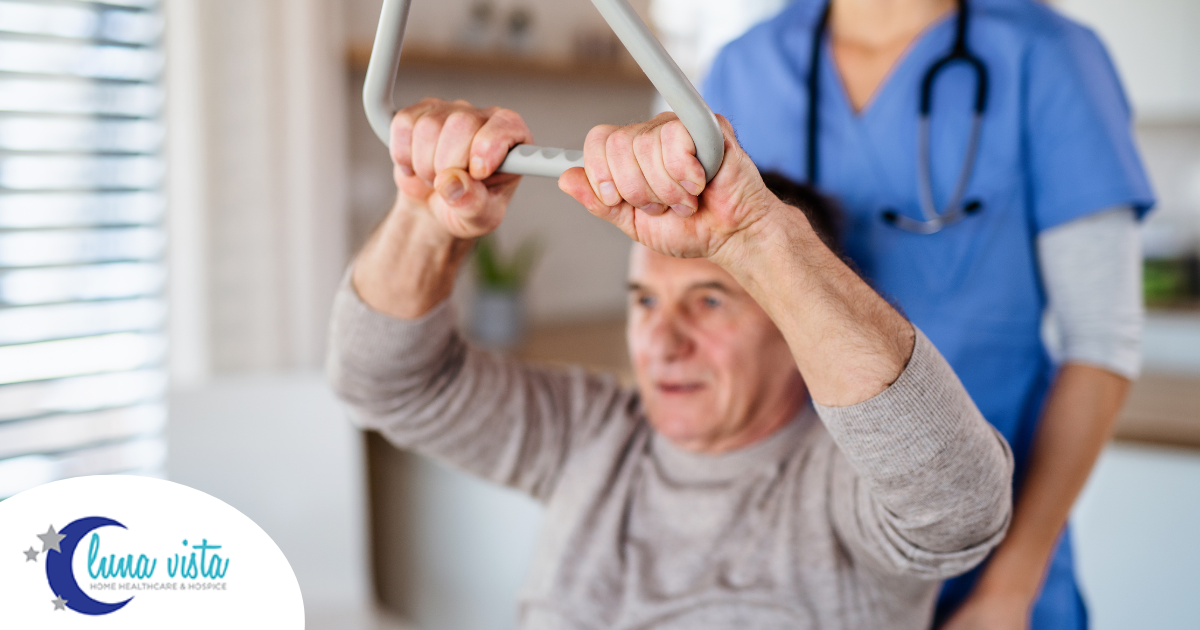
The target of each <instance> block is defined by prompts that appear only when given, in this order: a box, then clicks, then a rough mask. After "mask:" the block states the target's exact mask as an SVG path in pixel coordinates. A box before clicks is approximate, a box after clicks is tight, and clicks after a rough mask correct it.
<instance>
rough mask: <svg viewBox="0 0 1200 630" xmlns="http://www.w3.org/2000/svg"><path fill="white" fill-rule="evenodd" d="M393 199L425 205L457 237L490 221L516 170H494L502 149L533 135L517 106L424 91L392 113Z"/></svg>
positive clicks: (479, 231)
mask: <svg viewBox="0 0 1200 630" xmlns="http://www.w3.org/2000/svg"><path fill="white" fill-rule="evenodd" d="M391 140H392V142H391V153H392V165H393V175H394V177H395V180H396V187H397V188H398V189H399V190H400V197H399V199H398V201H397V203H398V204H403V203H407V204H411V205H416V206H419V207H423V208H427V209H428V210H429V211H430V213H431V214H432V215H433V217H434V218H435V219H437V221H438V223H440V224H441V225H442V226H443V227H445V228H446V230H447V231H448V232H449V233H450V234H451V235H453V236H454V237H457V238H475V237H478V236H483V235H484V234H487V233H489V232H491V231H492V230H494V229H496V226H498V225H500V222H501V220H503V219H504V213H505V210H506V209H507V207H508V202H509V200H510V199H512V194H513V191H515V190H516V188H517V183H518V182H519V181H520V179H521V176H520V175H509V174H503V173H496V169H497V168H499V167H500V164H501V162H503V161H504V158H505V156H507V155H508V150H509V149H511V148H512V147H513V146H514V145H517V144H522V143H530V142H533V134H531V133H530V132H529V127H527V126H526V125H525V121H524V120H522V119H521V117H520V116H519V115H517V113H516V112H513V111H511V110H507V109H500V108H499V107H488V108H486V109H480V108H477V107H472V106H471V104H470V103H467V102H466V101H454V102H453V103H448V102H446V101H443V100H440V99H436V98H427V99H425V100H423V101H421V102H420V103H417V104H416V105H413V106H412V107H406V108H404V109H402V110H400V111H399V112H396V116H395V117H394V118H392V128H391Z"/></svg>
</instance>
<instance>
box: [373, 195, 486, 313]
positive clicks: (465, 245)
mask: <svg viewBox="0 0 1200 630" xmlns="http://www.w3.org/2000/svg"><path fill="white" fill-rule="evenodd" d="M470 248H471V241H470V240H469V239H459V238H455V237H453V236H451V235H450V234H449V233H448V232H447V231H446V230H445V229H444V228H443V227H442V226H441V225H439V224H438V223H437V222H436V221H435V220H434V219H433V217H432V216H430V215H429V213H428V211H427V210H426V209H424V208H421V207H418V206H415V205H414V204H412V202H410V201H408V200H407V199H406V198H405V197H404V196H403V195H402V196H400V197H399V199H398V200H397V202H396V205H395V206H394V207H393V208H392V210H391V212H389V213H388V216H387V217H386V218H385V219H384V220H383V223H381V224H380V225H379V227H378V228H377V229H376V230H375V232H374V233H373V234H372V235H371V238H369V239H368V240H367V243H366V245H364V246H363V249H362V251H361V252H359V254H358V256H357V257H356V258H355V261H354V276H353V281H354V289H355V291H357V292H358V295H359V297H361V298H362V300H363V302H365V303H366V304H367V305H368V306H370V307H371V308H372V309H374V310H376V311H379V312H380V313H383V314H385V315H390V316H392V317H396V318H399V319H416V318H418V317H420V316H422V315H424V314H425V313H427V312H429V310H430V309H432V308H433V307H434V306H437V305H438V304H439V303H441V302H442V301H443V300H445V299H446V298H448V297H449V296H450V293H451V292H452V291H453V290H454V278H455V276H456V275H457V272H458V267H459V265H460V264H461V263H462V261H463V259H464V258H465V257H466V255H467V252H469V251H470Z"/></svg>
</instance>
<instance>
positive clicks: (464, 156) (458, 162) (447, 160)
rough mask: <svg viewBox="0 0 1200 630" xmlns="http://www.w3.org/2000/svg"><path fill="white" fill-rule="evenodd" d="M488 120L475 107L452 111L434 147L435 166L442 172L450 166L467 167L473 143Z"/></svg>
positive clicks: (464, 168)
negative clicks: (477, 133)
mask: <svg viewBox="0 0 1200 630" xmlns="http://www.w3.org/2000/svg"><path fill="white" fill-rule="evenodd" d="M485 122H487V121H486V120H485V119H484V117H483V115H482V114H481V113H480V112H479V111H477V110H474V109H460V110H458V111H455V112H451V113H450V115H449V116H447V117H446V123H445V124H444V125H442V132H441V134H440V135H439V136H438V140H437V146H436V148H435V149H434V155H433V168H434V170H435V171H436V172H438V173H441V172H442V171H444V170H446V169H448V168H461V169H463V170H466V169H467V160H469V159H470V157H471V143H472V141H473V140H474V138H475V134H476V132H478V131H479V129H480V128H481V127H483V124H484V123H485Z"/></svg>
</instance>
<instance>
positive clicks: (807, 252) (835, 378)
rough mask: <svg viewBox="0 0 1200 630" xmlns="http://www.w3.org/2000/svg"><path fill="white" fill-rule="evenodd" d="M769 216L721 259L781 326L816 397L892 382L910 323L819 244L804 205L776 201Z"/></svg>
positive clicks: (838, 403) (848, 400) (864, 392)
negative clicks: (797, 207)
mask: <svg viewBox="0 0 1200 630" xmlns="http://www.w3.org/2000/svg"><path fill="white" fill-rule="evenodd" d="M776 203H778V202H776ZM767 216H768V217H769V218H768V219H764V220H762V221H760V223H761V225H758V226H756V227H755V228H754V229H752V230H751V232H752V233H748V234H746V235H745V236H744V237H743V238H742V240H741V241H739V242H738V243H736V247H735V249H734V250H733V252H734V253H732V254H730V256H729V259H728V260H722V261H721V263H722V266H724V267H726V269H727V270H728V271H729V272H730V273H731V274H733V276H734V277H735V278H737V279H738V281H739V282H740V283H741V284H742V286H744V287H745V288H746V290H747V291H749V292H750V294H751V295H752V296H753V297H754V299H755V300H756V301H758V303H759V304H760V305H762V307H763V309H764V310H766V312H767V314H768V315H770V316H771V319H772V320H774V322H775V324H776V325H777V326H778V327H779V329H780V330H781V331H782V332H783V335H784V337H785V338H786V339H787V341H788V345H789V346H790V348H791V350H792V354H793V355H794V356H795V358H796V363H797V365H798V366H799V367H800V372H801V374H803V376H804V382H805V384H806V385H807V387H808V389H809V392H810V393H811V395H812V397H813V400H815V401H816V402H818V403H821V404H823V405H826V406H831V407H844V406H849V405H855V404H858V403H860V402H863V401H865V400H868V399H870V398H872V397H873V396H875V395H877V394H879V393H880V392H882V391H883V390H885V389H887V387H888V386H889V385H890V384H891V383H892V382H894V381H895V380H896V378H897V377H898V376H899V375H900V373H901V372H902V371H904V367H905V365H907V363H908V360H909V357H911V356H912V350H913V342H914V339H915V332H914V330H913V327H912V324H910V323H909V322H908V321H907V320H906V319H904V317H903V316H901V315H900V313H898V312H897V311H896V309H894V308H892V306H891V305H890V304H888V303H887V301H885V300H884V299H883V298H882V297H880V296H879V294H878V293H876V292H875V291H874V289H872V288H871V287H870V286H868V285H867V283H866V282H864V281H863V280H862V279H861V278H859V277H858V275H857V274H856V273H854V271H853V270H851V269H850V268H849V267H848V266H847V265H846V264H845V263H844V262H842V260H841V259H839V258H838V257H837V255H835V254H834V253H833V252H832V251H830V250H829V248H827V247H826V246H825V245H824V244H823V243H821V240H820V238H818V237H817V235H816V233H815V232H813V230H812V228H811V227H810V226H809V224H808V221H807V219H805V217H804V214H803V213H802V212H801V211H800V210H798V209H796V208H793V207H791V206H787V205H784V204H782V203H779V205H778V206H777V207H775V208H772V209H771V211H770V212H769V213H768V215H767Z"/></svg>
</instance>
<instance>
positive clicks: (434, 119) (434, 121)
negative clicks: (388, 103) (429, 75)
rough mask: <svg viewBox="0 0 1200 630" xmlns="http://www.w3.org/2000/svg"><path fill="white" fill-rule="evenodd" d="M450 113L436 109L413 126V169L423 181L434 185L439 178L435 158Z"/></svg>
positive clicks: (427, 113)
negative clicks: (443, 127)
mask: <svg viewBox="0 0 1200 630" xmlns="http://www.w3.org/2000/svg"><path fill="white" fill-rule="evenodd" d="M449 115H450V111H449V110H448V109H446V108H442V107H439V108H434V109H431V110H429V111H428V112H425V114H423V115H422V116H421V117H420V118H418V119H417V121H416V122H415V123H414V124H413V128H412V169H413V172H414V173H416V174H417V177H420V178H421V180H422V181H424V182H426V183H428V184H430V185H432V184H433V180H434V179H436V178H437V168H436V167H435V166H434V162H433V160H434V156H435V155H436V154H437V145H438V139H439V137H440V136H441V135H442V126H443V125H444V124H445V123H446V118H447V117H448V116H449Z"/></svg>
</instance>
